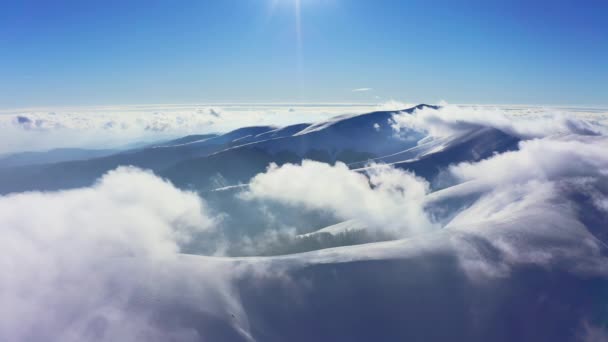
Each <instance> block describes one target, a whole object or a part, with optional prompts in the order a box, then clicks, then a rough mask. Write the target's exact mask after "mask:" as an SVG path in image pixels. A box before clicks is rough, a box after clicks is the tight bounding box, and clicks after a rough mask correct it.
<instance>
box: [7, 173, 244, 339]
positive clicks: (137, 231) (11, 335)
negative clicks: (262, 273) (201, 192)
mask: <svg viewBox="0 0 608 342" xmlns="http://www.w3.org/2000/svg"><path fill="white" fill-rule="evenodd" d="M215 221H216V219H215V218H214V217H213V216H212V215H210V214H209V212H208V210H207V209H206V205H205V204H204V203H203V202H202V200H201V199H200V198H199V197H198V196H196V195H195V194H193V193H188V192H183V191H180V190H178V189H176V188H174V187H173V186H172V185H171V184H169V183H167V182H165V181H163V180H161V179H159V178H157V177H156V176H154V175H152V174H151V173H148V172H144V171H141V170H137V169H133V168H119V169H117V170H115V171H112V172H109V173H108V174H106V175H105V176H104V177H103V178H101V179H100V180H99V182H98V183H97V184H96V185H94V186H92V187H90V188H82V189H76V190H70V191H62V192H53V193H23V194H15V195H10V196H5V197H0V249H2V253H3V255H2V260H1V261H0V265H1V266H2V270H3V272H2V273H1V274H0V288H1V290H0V300H1V301H2V303H3V305H2V307H1V308H0V322H1V323H0V338H1V339H2V340H5V341H26V340H34V341H36V340H40V341H42V340H46V341H48V340H57V341H82V340H104V341H110V340H122V341H125V340H140V339H146V340H159V341H160V340H172V339H176V340H180V341H181V340H186V341H187V340H193V341H196V340H200V339H201V336H199V333H198V332H197V331H195V330H192V329H191V328H188V329H186V328H183V327H181V326H180V324H179V323H175V324H171V323H167V324H164V323H162V322H163V321H164V319H163V318H162V315H163V311H164V310H170V309H168V308H171V307H180V306H183V307H184V308H186V309H188V308H189V309H191V310H198V311H201V312H208V313H209V314H210V315H216V316H222V315H225V316H230V315H232V316H234V317H235V318H233V319H232V322H234V323H235V324H236V325H237V326H240V325H241V324H242V325H244V326H246V323H242V322H241V321H240V320H241V319H245V318H242V317H243V315H242V312H240V311H239V310H240V309H239V305H238V302H237V301H236V298H237V297H236V296H235V295H234V294H232V293H230V292H229V291H230V289H229V286H228V278H229V277H230V276H232V274H234V273H235V272H231V271H230V268H229V267H227V266H225V265H222V264H221V262H220V263H219V264H218V262H212V261H209V260H206V259H200V260H196V261H194V260H193V262H188V260H182V259H183V257H178V253H179V251H180V246H181V245H182V244H184V243H187V242H188V241H189V240H190V239H191V238H192V236H193V235H195V234H197V233H199V232H203V231H209V230H212V229H214V226H215V223H216V222H215ZM184 310H185V309H184Z"/></svg>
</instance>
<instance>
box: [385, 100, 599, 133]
mask: <svg viewBox="0 0 608 342" xmlns="http://www.w3.org/2000/svg"><path fill="white" fill-rule="evenodd" d="M393 120H394V124H393V128H394V129H395V130H396V131H398V132H399V131H401V130H403V129H407V130H415V131H423V132H427V133H428V134H430V135H431V136H433V137H443V136H449V135H453V134H463V133H467V132H470V131H471V130H473V129H476V128H480V127H491V128H496V129H499V130H501V131H503V132H505V133H508V134H511V135H514V136H517V137H520V138H524V139H530V138H539V137H545V136H549V135H554V134H563V133H574V134H581V135H599V134H602V132H606V129H605V126H602V125H600V123H599V120H602V121H605V120H606V117H605V116H603V115H600V114H596V115H594V113H593V112H591V113H584V114H583V113H575V112H563V111H560V110H559V109H551V108H524V109H519V110H515V109H509V108H498V107H495V108H488V107H471V106H451V105H447V106H444V107H440V108H439V109H433V108H430V107H425V108H422V109H418V110H416V111H415V112H414V113H412V114H409V113H402V114H397V115H395V116H393Z"/></svg>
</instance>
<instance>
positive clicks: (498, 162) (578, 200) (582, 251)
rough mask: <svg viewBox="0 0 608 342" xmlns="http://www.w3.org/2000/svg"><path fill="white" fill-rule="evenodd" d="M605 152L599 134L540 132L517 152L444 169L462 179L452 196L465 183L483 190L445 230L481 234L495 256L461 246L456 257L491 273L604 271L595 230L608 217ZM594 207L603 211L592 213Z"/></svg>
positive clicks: (604, 140)
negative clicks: (558, 268)
mask: <svg viewBox="0 0 608 342" xmlns="http://www.w3.org/2000/svg"><path fill="white" fill-rule="evenodd" d="M607 150H608V139H607V138H606V137H603V136H594V137H588V136H580V135H568V136H561V137H547V138H542V139H535V140H530V141H524V142H522V143H521V144H520V149H519V150H517V151H512V152H507V153H503V154H500V155H496V156H494V157H492V158H490V159H487V160H483V161H480V162H477V163H462V164H459V165H454V166H452V167H451V168H450V170H449V172H450V174H451V175H452V176H453V177H454V178H455V179H456V180H457V182H459V183H462V185H461V186H460V187H461V189H459V192H460V194H459V195H458V196H461V197H462V196H463V195H465V196H466V192H467V191H466V189H467V188H469V189H470V190H471V192H479V191H480V189H482V190H481V192H480V193H479V198H478V199H477V200H476V201H474V202H473V204H472V205H470V206H469V207H467V208H466V209H464V210H462V211H461V212H459V213H457V215H456V216H455V217H454V218H452V219H451V220H450V221H449V222H448V224H447V225H446V228H447V229H450V230H454V231H462V232H467V233H470V234H473V235H477V236H479V237H482V238H483V239H484V240H486V242H487V244H488V245H489V246H491V247H492V249H494V251H495V252H494V253H495V254H496V255H493V256H491V257H489V256H488V255H482V254H480V250H479V249H468V250H467V249H463V250H464V251H465V252H462V251H461V252H462V253H461V254H459V256H460V257H461V258H462V260H463V263H464V264H465V265H466V266H467V267H469V268H473V269H475V268H479V269H480V270H483V271H486V272H490V273H492V272H496V273H498V274H500V273H504V272H507V271H508V269H509V265H512V264H517V263H535V264H540V265H549V264H554V263H570V266H569V270H570V271H577V270H578V271H585V272H595V273H597V272H599V273H602V274H606V273H607V272H608V268H607V267H605V265H606V263H605V261H606V260H605V258H604V257H603V256H602V249H603V248H604V247H605V246H606V245H605V241H601V240H600V238H598V237H597V236H596V235H595V234H597V233H598V232H599V233H600V234H601V232H602V231H603V230H604V229H605V227H603V226H602V225H603V224H604V223H605V221H604V220H606V219H608V215H606V212H605V210H604V208H603V203H605V201H606V199H608V188H606V186H605V184H608V154H606V151H607ZM463 190H464V191H463ZM445 193H448V194H449V190H448V191H445ZM437 197H441V194H439V196H437ZM448 197H449V195H448ZM585 198H588V199H589V200H585ZM594 207H595V208H594ZM596 210H600V211H602V210H604V213H603V214H602V213H600V214H593V212H594V211H596ZM602 215H603V216H602ZM591 218H595V219H594V220H591ZM602 221H603V222H602ZM479 269H478V270H479Z"/></svg>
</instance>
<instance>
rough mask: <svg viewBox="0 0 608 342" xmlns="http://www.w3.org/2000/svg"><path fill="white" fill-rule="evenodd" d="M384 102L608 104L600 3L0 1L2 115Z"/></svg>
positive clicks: (607, 10) (606, 14) (607, 11)
mask: <svg viewBox="0 0 608 342" xmlns="http://www.w3.org/2000/svg"><path fill="white" fill-rule="evenodd" d="M363 88H371V89H363ZM354 89H363V90H361V91H353V90H354ZM388 99H398V100H404V101H412V102H415V101H420V102H422V101H424V102H437V101H439V100H442V99H443V100H446V101H448V102H450V103H495V104H506V103H518V104H565V105H606V104H608V1H605V0H598V1H587V0H579V1H560V0H551V1H540V0H537V1H535V0H525V1H524V0H508V1H507V0H504V1H499V0H483V1H456V0H449V1H432V0H420V1H416V0H411V1H409V0H392V1H391V0H215V1H214V0H199V1H188V0H179V1H173V0H172V1H153V0H147V1H136V0H133V1H127V0H118V1H113V0H106V1H81V0H74V1H65V0H55V1H48V0H39V1H32V0H18V1H12V0H3V1H1V8H0V107H2V108H10V107H25V106H58V105H109V104H140V103H144V104H145V103H197V102H310V103H318V102H378V101H382V100H388Z"/></svg>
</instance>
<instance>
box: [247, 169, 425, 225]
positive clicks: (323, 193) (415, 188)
mask: <svg viewBox="0 0 608 342" xmlns="http://www.w3.org/2000/svg"><path fill="white" fill-rule="evenodd" d="M367 172H368V175H367V176H366V175H363V174H360V173H358V172H354V171H351V170H349V169H348V167H347V166H346V165H345V164H343V163H337V164H336V165H333V166H332V165H329V164H325V163H319V162H314V161H308V160H305V161H303V162H302V165H294V164H286V165H283V166H281V167H278V166H276V165H271V166H270V167H269V168H268V170H267V171H266V172H265V173H262V174H258V175H257V176H255V177H254V178H253V179H252V180H251V182H250V185H249V192H247V193H246V195H245V196H246V198H249V199H254V198H258V199H269V200H275V201H280V202H282V203H286V204H289V205H296V206H298V205H301V206H304V207H305V208H308V209H321V210H327V211H330V212H332V213H334V214H335V215H336V216H337V217H339V218H341V219H345V220H347V219H358V220H360V221H362V222H365V223H366V224H367V225H368V226H369V227H371V228H374V229H378V230H382V231H384V232H389V233H393V234H395V235H396V236H404V235H407V234H409V233H420V232H426V231H430V230H432V229H434V228H436V227H435V225H433V224H432V223H431V222H430V220H429V219H428V217H427V216H426V213H425V212H424V208H423V206H424V198H425V196H426V194H427V193H428V191H429V185H428V183H427V182H426V181H425V180H423V179H421V178H418V177H415V176H414V175H412V174H410V173H408V172H404V171H401V170H397V169H394V168H392V167H388V166H376V167H373V168H370V169H369V170H368V171H367Z"/></svg>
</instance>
